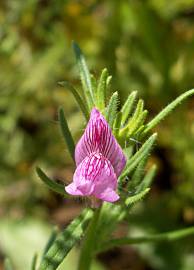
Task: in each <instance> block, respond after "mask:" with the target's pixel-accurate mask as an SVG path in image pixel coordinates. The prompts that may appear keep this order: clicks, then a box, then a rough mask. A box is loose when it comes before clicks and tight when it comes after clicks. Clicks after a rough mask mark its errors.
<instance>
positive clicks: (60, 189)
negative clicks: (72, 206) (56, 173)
mask: <svg viewBox="0 0 194 270" xmlns="http://www.w3.org/2000/svg"><path fill="white" fill-rule="evenodd" d="M36 172H37V175H38V176H39V178H40V179H41V180H42V181H43V182H44V183H45V184H46V185H47V187H48V188H50V189H51V190H52V191H54V192H56V193H59V194H61V195H63V196H66V192H65V188H64V185H62V184H59V183H57V182H56V181H54V180H51V179H50V178H49V177H48V176H47V175H46V174H45V173H44V172H43V171H42V170H41V169H40V168H38V167H37V168H36Z"/></svg>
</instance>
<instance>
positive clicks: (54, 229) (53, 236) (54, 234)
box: [42, 227, 58, 259]
mask: <svg viewBox="0 0 194 270" xmlns="http://www.w3.org/2000/svg"><path fill="white" fill-rule="evenodd" d="M57 235H58V229H57V227H54V228H53V230H52V232H51V235H50V237H49V240H48V242H47V243H46V246H45V248H44V251H43V256H42V259H43V258H44V256H45V254H46V253H47V252H48V250H49V248H50V247H51V246H52V244H53V243H54V241H55V239H56V238H57Z"/></svg>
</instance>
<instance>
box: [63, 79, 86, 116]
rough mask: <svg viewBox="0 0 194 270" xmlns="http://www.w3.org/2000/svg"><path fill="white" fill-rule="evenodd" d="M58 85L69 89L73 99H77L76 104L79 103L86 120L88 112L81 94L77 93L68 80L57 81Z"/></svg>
mask: <svg viewBox="0 0 194 270" xmlns="http://www.w3.org/2000/svg"><path fill="white" fill-rule="evenodd" d="M58 84H59V85H60V86H63V87H65V88H67V89H68V90H69V91H71V93H72V94H73V96H74V98H75V100H76V101H77V104H78V105H79V107H80V109H81V111H82V113H83V115H84V117H85V119H86V121H88V119H89V112H88V109H87V107H86V105H85V103H84V101H83V99H82V98H81V96H80V95H79V93H78V91H77V90H76V89H75V88H74V87H73V85H71V84H70V83H69V82H65V81H64V82H59V83H58Z"/></svg>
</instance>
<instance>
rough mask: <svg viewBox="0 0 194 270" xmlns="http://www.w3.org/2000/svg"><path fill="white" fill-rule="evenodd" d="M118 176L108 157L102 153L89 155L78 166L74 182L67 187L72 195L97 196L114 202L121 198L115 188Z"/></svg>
mask: <svg viewBox="0 0 194 270" xmlns="http://www.w3.org/2000/svg"><path fill="white" fill-rule="evenodd" d="M116 188H117V178H116V174H115V172H114V169H113V167H112V165H111V163H110V161H109V160H108V159H106V158H105V157H103V156H102V154H100V153H93V154H91V155H90V156H87V157H86V158H85V159H84V160H83V161H82V162H81V163H80V164H79V166H78V167H77V169H76V171H75V174H74V177H73V183H71V184H70V185H68V186H67V187H65V189H66V191H67V192H68V193H70V194H72V195H79V196H92V195H93V196H95V197H96V198H99V199H101V200H103V201H108V202H113V201H116V200H118V199H119V196H118V195H117V194H116V192H115V190H116Z"/></svg>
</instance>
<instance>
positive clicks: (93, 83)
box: [90, 74, 97, 100]
mask: <svg viewBox="0 0 194 270" xmlns="http://www.w3.org/2000/svg"><path fill="white" fill-rule="evenodd" d="M90 78H91V84H92V91H93V93H94V100H96V99H97V80H96V77H95V76H94V75H93V74H91V75H90Z"/></svg>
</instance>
